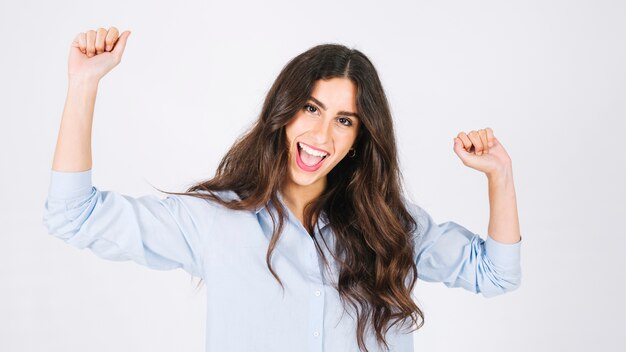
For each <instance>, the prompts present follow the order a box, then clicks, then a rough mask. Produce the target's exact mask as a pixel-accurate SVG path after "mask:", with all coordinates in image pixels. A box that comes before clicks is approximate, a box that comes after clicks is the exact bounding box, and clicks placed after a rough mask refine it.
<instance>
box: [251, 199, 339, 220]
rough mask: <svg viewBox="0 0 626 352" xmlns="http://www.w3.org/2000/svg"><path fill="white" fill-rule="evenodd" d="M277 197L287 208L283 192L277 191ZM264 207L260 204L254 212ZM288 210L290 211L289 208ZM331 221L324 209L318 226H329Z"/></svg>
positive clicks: (256, 212)
mask: <svg viewBox="0 0 626 352" xmlns="http://www.w3.org/2000/svg"><path fill="white" fill-rule="evenodd" d="M277 197H278V200H279V201H280V202H281V203H282V205H283V206H284V207H285V208H287V206H286V205H285V201H284V200H283V196H282V194H281V193H280V192H278V193H277ZM264 209H265V206H264V205H260V206H258V207H256V209H255V210H254V213H255V214H258V213H259V212H260V211H262V210H264ZM287 211H290V210H289V208H287ZM329 222H330V221H329V219H328V217H327V216H326V212H324V211H322V213H321V214H320V216H319V217H318V219H317V226H318V227H319V228H320V229H323V228H325V227H326V226H328V224H329Z"/></svg>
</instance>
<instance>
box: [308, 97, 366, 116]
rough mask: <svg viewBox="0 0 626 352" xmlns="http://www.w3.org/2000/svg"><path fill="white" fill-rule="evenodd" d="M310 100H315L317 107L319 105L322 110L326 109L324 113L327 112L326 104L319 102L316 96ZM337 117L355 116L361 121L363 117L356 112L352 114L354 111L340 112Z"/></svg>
mask: <svg viewBox="0 0 626 352" xmlns="http://www.w3.org/2000/svg"><path fill="white" fill-rule="evenodd" d="M309 99H311V100H313V101H314V102H315V103H316V104H317V105H319V106H320V107H321V108H322V109H324V111H326V105H324V103H322V102H321V101H319V100H317V99H316V98H315V97H314V96H312V95H311V96H310V97H309ZM337 115H346V116H354V117H356V118H357V119H360V118H361V117H360V116H359V114H357V113H356V112H352V111H339V112H338V113H337Z"/></svg>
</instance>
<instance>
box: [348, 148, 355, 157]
mask: <svg viewBox="0 0 626 352" xmlns="http://www.w3.org/2000/svg"><path fill="white" fill-rule="evenodd" d="M350 152H352V154H350ZM355 155H356V149H354V148H350V151H349V152H348V158H354V156H355Z"/></svg>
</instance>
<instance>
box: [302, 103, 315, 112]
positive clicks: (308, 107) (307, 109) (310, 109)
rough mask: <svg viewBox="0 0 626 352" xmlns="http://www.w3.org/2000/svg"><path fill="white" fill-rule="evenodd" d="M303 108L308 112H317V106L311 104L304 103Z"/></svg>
mask: <svg viewBox="0 0 626 352" xmlns="http://www.w3.org/2000/svg"><path fill="white" fill-rule="evenodd" d="M304 110H306V111H308V112H312V113H315V112H317V108H316V107H315V106H313V105H311V104H306V105H305V106H304Z"/></svg>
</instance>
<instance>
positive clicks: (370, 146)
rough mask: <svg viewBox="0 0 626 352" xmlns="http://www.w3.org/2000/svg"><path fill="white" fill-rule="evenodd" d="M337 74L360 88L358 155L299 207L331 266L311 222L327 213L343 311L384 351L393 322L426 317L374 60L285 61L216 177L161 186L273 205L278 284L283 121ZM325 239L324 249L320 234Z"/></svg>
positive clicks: (318, 57)
mask: <svg viewBox="0 0 626 352" xmlns="http://www.w3.org/2000/svg"><path fill="white" fill-rule="evenodd" d="M334 77H344V78H348V79H350V80H351V81H352V82H353V83H354V84H355V85H356V88H357V95H356V106H357V112H358V114H359V116H360V121H361V128H360V129H359V132H358V136H357V139H356V142H355V149H356V157H354V158H344V159H343V160H342V161H341V162H339V164H337V165H336V166H335V167H334V168H333V169H332V170H331V171H330V172H329V173H328V175H327V183H326V188H325V189H324V191H323V192H322V194H321V195H320V196H319V197H318V198H316V199H315V200H313V201H312V202H310V203H309V204H307V205H306V206H305V208H304V227H305V228H306V229H307V230H308V232H309V234H310V235H311V237H312V238H313V240H314V243H315V246H316V249H317V251H318V252H319V254H320V257H321V258H322V259H323V262H324V264H325V265H326V267H328V265H329V264H328V260H327V259H326V258H325V256H324V253H323V251H322V249H321V246H320V244H319V242H318V240H317V238H316V237H317V236H315V229H314V224H315V223H317V221H316V220H317V218H318V217H319V216H320V215H321V214H322V212H324V213H325V214H326V216H327V217H328V220H329V225H330V227H331V229H332V231H333V233H334V236H335V250H334V253H332V252H330V253H331V254H332V256H333V258H334V260H336V262H337V263H338V271H339V274H338V280H337V282H333V283H332V284H333V286H334V287H335V289H336V290H337V291H338V293H339V296H340V299H341V301H342V303H343V305H344V309H345V307H346V303H347V304H349V305H350V306H351V307H352V308H353V309H354V310H355V311H356V313H357V316H358V318H357V331H356V335H357V341H358V345H359V348H360V349H361V350H362V351H368V350H367V348H366V345H365V340H364V338H365V334H366V329H367V327H368V323H369V325H370V327H371V328H373V329H374V332H375V337H376V340H377V342H378V343H379V345H384V346H385V348H386V349H387V350H388V349H389V346H388V343H387V341H386V339H385V335H386V333H387V331H388V330H389V329H390V328H391V327H392V326H393V325H394V324H396V323H399V322H400V323H402V324H400V325H403V324H404V323H405V322H406V321H407V320H409V319H410V322H411V325H413V326H415V329H414V330H417V329H419V328H421V327H422V325H423V323H424V314H423V312H422V311H421V310H420V308H419V307H418V306H417V305H416V304H415V302H414V301H413V299H412V297H411V292H412V290H413V287H414V285H415V283H416V281H417V267H416V264H415V259H414V241H413V237H412V236H413V234H414V231H415V229H416V227H417V223H416V221H415V220H414V219H413V217H412V216H411V214H410V213H409V211H408V209H407V208H406V205H405V203H404V202H403V196H402V177H401V172H400V169H399V162H398V155H397V150H396V142H395V135H394V128H393V123H392V117H391V112H390V109H389V104H388V101H387V97H386V95H385V92H384V90H383V87H382V84H381V82H380V79H379V77H378V73H377V71H376V69H375V68H374V65H373V64H372V62H371V61H370V60H369V59H368V58H367V57H366V56H365V55H364V54H363V53H362V52H360V51H359V50H356V49H350V48H347V47H346V46H343V45H339V44H321V45H317V46H314V47H312V48H310V49H309V50H307V51H305V52H303V53H301V54H299V55H298V56H296V57H294V58H293V59H291V60H290V61H289V62H288V63H287V64H286V65H285V66H284V67H283V69H282V70H281V72H280V73H279V75H278V77H277V78H276V80H275V81H274V83H273V84H272V86H271V88H270V90H269V91H268V93H267V96H266V98H265V101H264V103H263V107H262V110H261V113H260V115H259V117H258V119H257V120H256V121H255V122H254V124H253V125H252V127H251V128H250V129H249V130H248V131H247V132H245V133H244V134H243V135H242V136H240V137H239V138H238V139H237V140H236V141H235V143H234V144H233V145H232V147H231V148H230V150H229V151H228V152H227V153H226V155H225V156H224V157H223V159H222V160H221V162H220V163H219V166H218V168H217V170H216V173H215V176H214V177H213V178H212V179H210V180H208V181H203V182H200V183H197V184H195V185H193V186H191V187H190V188H189V189H188V190H187V191H186V192H184V193H177V192H165V191H163V192H164V193H168V194H178V195H190V196H195V197H200V198H203V199H209V200H212V201H215V202H218V203H220V204H222V205H223V206H226V207H228V208H230V209H233V210H254V209H257V208H258V207H265V208H266V209H268V210H270V209H269V202H270V201H271V204H275V205H277V206H276V207H275V209H276V211H277V213H278V219H276V218H275V217H274V215H273V213H272V212H271V211H270V215H271V218H272V221H273V225H274V228H273V233H272V237H271V240H270V243H269V246H268V251H267V255H266V263H267V266H268V268H269V270H270V272H271V273H272V275H273V276H274V277H275V278H276V280H277V281H278V283H279V284H280V285H281V287H282V288H283V290H284V286H283V283H282V281H281V280H280V278H279V277H278V275H276V273H275V272H274V270H273V269H272V265H271V256H272V252H273V250H274V247H275V245H276V242H277V241H278V239H279V237H280V235H281V232H282V229H283V226H284V222H285V220H286V216H287V213H286V209H285V208H284V207H283V206H282V204H281V202H280V201H279V199H278V197H277V192H278V191H280V190H281V189H282V188H281V187H282V186H283V184H284V181H285V178H286V177H288V166H289V165H288V162H289V150H288V145H287V140H286V135H285V126H286V125H287V124H288V123H289V122H290V120H291V119H292V118H293V117H294V116H295V115H296V113H297V112H298V111H300V110H301V109H303V108H304V106H305V104H306V103H307V100H308V98H309V96H310V95H311V92H312V90H313V87H314V85H315V82H316V81H317V80H320V79H321V80H324V79H330V78H334ZM219 191H234V192H235V193H236V194H237V195H238V196H239V199H231V200H224V199H222V198H220V196H219V195H218V194H217V193H215V192H219ZM318 230H319V229H318ZM322 239H323V240H324V238H323V237H322ZM324 244H325V245H326V247H327V248H328V245H327V244H326V242H325V240H324ZM201 282H202V279H201V281H200V283H201ZM414 330H412V331H414Z"/></svg>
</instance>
